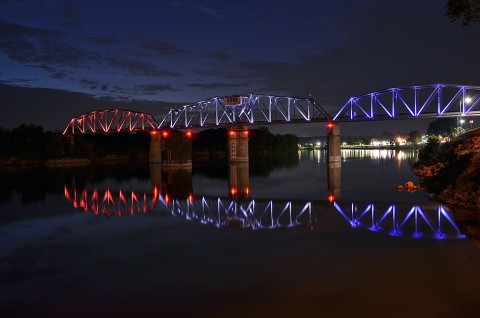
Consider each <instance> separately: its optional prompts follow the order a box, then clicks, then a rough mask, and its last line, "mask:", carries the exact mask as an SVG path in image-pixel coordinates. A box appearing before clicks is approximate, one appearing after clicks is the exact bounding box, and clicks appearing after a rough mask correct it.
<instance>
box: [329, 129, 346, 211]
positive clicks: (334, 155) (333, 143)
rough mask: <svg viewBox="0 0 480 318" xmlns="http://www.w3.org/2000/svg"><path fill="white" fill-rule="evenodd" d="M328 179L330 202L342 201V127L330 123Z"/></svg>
mask: <svg viewBox="0 0 480 318" xmlns="http://www.w3.org/2000/svg"><path fill="white" fill-rule="evenodd" d="M327 129H328V132H327V139H328V141H327V147H328V148H327V169H328V170H327V178H328V192H329V194H328V200H329V201H331V202H333V201H334V200H338V199H340V194H341V192H340V189H341V184H342V154H341V150H340V125H338V124H334V123H332V122H329V123H328V124H327Z"/></svg>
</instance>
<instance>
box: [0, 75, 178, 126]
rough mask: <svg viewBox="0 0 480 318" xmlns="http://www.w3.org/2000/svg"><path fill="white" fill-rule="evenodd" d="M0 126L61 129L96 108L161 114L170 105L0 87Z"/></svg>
mask: <svg viewBox="0 0 480 318" xmlns="http://www.w3.org/2000/svg"><path fill="white" fill-rule="evenodd" d="M0 96H2V127H3V128H8V129H11V128H15V127H18V126H19V125H20V124H22V123H29V124H36V125H42V126H43V127H44V128H45V129H47V130H63V129H64V128H65V127H66V126H67V124H68V122H69V121H70V119H71V118H72V117H76V116H80V115H82V114H85V113H88V112H90V111H92V110H97V109H108V108H123V109H131V110H136V111H142V112H150V113H152V114H153V113H155V114H157V115H159V114H163V113H165V112H166V111H168V109H170V107H171V105H170V104H167V103H164V102H159V101H158V102H150V101H138V100H125V99H123V100H122V99H121V98H113V97H110V96H108V97H105V98H103V99H102V98H95V97H93V96H92V95H88V94H83V93H74V92H69V91H66V90H58V89H47V88H27V87H19V86H11V85H5V84H0Z"/></svg>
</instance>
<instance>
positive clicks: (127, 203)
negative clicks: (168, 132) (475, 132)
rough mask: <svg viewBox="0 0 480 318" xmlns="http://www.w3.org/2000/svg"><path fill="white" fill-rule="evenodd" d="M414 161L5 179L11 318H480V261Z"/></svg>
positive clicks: (357, 153)
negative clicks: (421, 186) (409, 185)
mask: <svg viewBox="0 0 480 318" xmlns="http://www.w3.org/2000/svg"><path fill="white" fill-rule="evenodd" d="M415 158H416V153H415V152H413V151H394V150H342V162H341V168H340V167H338V168H337V169H334V170H332V169H330V170H329V169H327V165H326V163H325V153H324V151H322V150H315V151H302V152H299V154H298V157H294V158H288V159H287V160H280V159H278V158H277V159H275V160H270V161H267V162H265V161H263V162H255V161H251V162H250V163H249V164H248V165H235V166H230V167H229V166H228V164H226V163H215V164H202V165H194V166H193V168H192V169H173V170H171V169H170V170H165V169H163V170H162V169H161V168H160V167H159V166H156V165H100V166H93V167H83V168H82V167H79V168H49V169H47V168H41V169H40V168H37V169H21V170H18V169H3V170H2V171H1V172H0V180H1V185H0V218H1V219H0V220H1V221H0V266H1V267H0V294H1V295H0V296H1V297H0V314H1V315H2V317H33V316H42V317H100V316H101V317H133V316H135V317H160V316H161V317H173V316H176V317H183V316H187V317H188V316H195V317H225V316H229V317H247V316H248V317H267V316H276V317H291V316H326V317H352V316H367V315H368V316H372V317H438V316H442V317H477V315H478V303H479V301H480V253H479V250H478V249H477V248H476V247H475V242H474V241H472V240H470V239H469V238H468V237H467V236H466V235H465V234H464V233H462V231H463V228H462V227H461V226H460V225H459V224H458V222H456V220H455V219H456V216H455V214H454V213H453V212H452V211H450V210H449V209H448V208H447V207H445V206H443V205H441V204H439V203H437V202H434V201H431V200H429V199H428V197H427V193H426V192H424V191H415V192H408V191H398V190H397V189H396V186H397V185H400V184H404V183H405V182H407V181H412V182H414V183H415V184H418V179H417V178H416V177H415V175H413V174H412V172H411V170H410V163H411V162H413V161H414V160H415Z"/></svg>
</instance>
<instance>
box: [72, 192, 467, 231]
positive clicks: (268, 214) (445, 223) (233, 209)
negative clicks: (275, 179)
mask: <svg viewBox="0 0 480 318" xmlns="http://www.w3.org/2000/svg"><path fill="white" fill-rule="evenodd" d="M156 191H157V189H156V188H154V191H153V193H150V194H147V193H146V192H143V193H136V192H133V191H131V192H130V191H129V192H124V191H122V190H119V191H112V190H110V188H107V189H103V190H98V189H93V190H91V191H88V190H87V189H82V190H80V191H77V190H76V189H68V188H67V186H65V191H64V193H65V198H66V199H67V200H68V201H69V202H71V204H72V205H73V207H74V208H77V209H81V210H83V211H85V212H93V213H94V214H95V215H97V216H106V217H111V216H116V217H123V216H129V215H130V216H131V215H135V214H145V213H150V212H161V211H167V212H169V213H170V214H171V215H172V216H176V217H182V218H184V219H186V220H189V221H192V220H194V221H197V222H199V223H201V224H210V225H214V226H216V227H237V228H245V229H247V228H249V229H253V230H260V229H277V228H283V227H287V228H290V227H297V226H307V227H309V228H310V229H313V228H314V226H315V223H317V222H321V218H322V215H323V214H325V213H331V212H336V213H337V216H340V217H341V219H342V220H345V221H346V222H347V224H349V225H350V226H351V227H352V228H357V227H361V228H366V229H369V230H371V231H374V232H387V233H389V234H391V235H393V236H412V237H415V238H427V237H428V238H432V237H433V238H435V239H445V238H464V236H463V235H462V234H461V233H460V230H459V228H458V227H457V226H456V224H455V222H454V221H453V218H452V216H451V214H450V212H449V211H448V209H447V208H446V207H444V206H443V205H438V204H429V205H428V206H426V207H421V206H418V205H413V206H409V205H405V204H403V205H395V204H387V205H385V204H373V203H370V204H356V203H350V204H345V203H341V202H336V201H334V202H328V200H325V201H317V202H312V201H299V200H296V201H287V200H265V199H263V200H262V199H254V198H249V199H243V200H238V199H235V198H222V197H218V198H213V197H200V198H193V196H192V195H189V196H188V198H187V199H177V198H171V197H170V196H169V195H168V194H163V195H162V194H159V193H156ZM332 207H334V208H332Z"/></svg>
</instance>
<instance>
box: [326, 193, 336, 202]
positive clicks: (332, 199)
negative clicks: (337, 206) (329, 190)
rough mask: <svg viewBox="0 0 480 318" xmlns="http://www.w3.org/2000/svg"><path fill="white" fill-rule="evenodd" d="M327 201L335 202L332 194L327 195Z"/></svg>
mask: <svg viewBox="0 0 480 318" xmlns="http://www.w3.org/2000/svg"><path fill="white" fill-rule="evenodd" d="M327 200H328V202H330V203H333V201H335V196H334V195H333V194H329V195H328V198H327Z"/></svg>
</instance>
